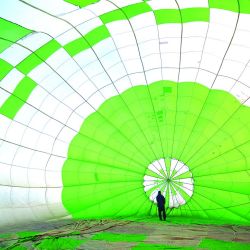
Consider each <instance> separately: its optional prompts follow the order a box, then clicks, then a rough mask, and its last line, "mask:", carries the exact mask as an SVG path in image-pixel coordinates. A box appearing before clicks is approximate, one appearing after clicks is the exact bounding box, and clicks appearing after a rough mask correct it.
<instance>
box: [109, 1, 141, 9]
mask: <svg viewBox="0 0 250 250" xmlns="http://www.w3.org/2000/svg"><path fill="white" fill-rule="evenodd" d="M110 2H113V3H114V4H116V5H117V6H118V7H120V8H122V7H124V6H128V5H132V4H136V3H141V1H140V0H130V1H129V2H128V1H123V0H112V1H110Z"/></svg>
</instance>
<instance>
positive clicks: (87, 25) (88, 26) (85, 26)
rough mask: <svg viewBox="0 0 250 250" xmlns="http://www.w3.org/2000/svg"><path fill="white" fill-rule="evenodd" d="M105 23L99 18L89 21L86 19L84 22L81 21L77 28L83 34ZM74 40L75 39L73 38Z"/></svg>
mask: <svg viewBox="0 0 250 250" xmlns="http://www.w3.org/2000/svg"><path fill="white" fill-rule="evenodd" d="M101 25H103V23H102V21H101V20H100V19H99V18H97V17H96V18H94V19H91V20H89V21H86V22H84V23H81V24H80V25H78V26H76V29H77V31H78V32H80V33H81V35H82V36H84V35H86V34H87V33H89V32H90V31H92V30H93V29H95V28H97V27H99V26H101ZM72 40H73V39H72Z"/></svg>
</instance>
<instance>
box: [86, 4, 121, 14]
mask: <svg viewBox="0 0 250 250" xmlns="http://www.w3.org/2000/svg"><path fill="white" fill-rule="evenodd" d="M86 9H87V10H89V11H91V12H94V13H95V14H96V15H97V16H100V15H102V14H104V13H107V12H110V11H112V10H115V9H117V8H116V7H115V6H114V5H113V4H111V3H109V2H108V1H100V2H97V3H96V4H91V5H89V6H87V7H86Z"/></svg>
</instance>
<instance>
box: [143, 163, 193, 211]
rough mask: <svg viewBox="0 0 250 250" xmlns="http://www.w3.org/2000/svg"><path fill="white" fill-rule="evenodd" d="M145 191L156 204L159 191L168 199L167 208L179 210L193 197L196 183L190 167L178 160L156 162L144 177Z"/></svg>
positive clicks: (150, 166) (149, 167)
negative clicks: (178, 208)
mask: <svg viewBox="0 0 250 250" xmlns="http://www.w3.org/2000/svg"><path fill="white" fill-rule="evenodd" d="M143 185H144V191H145V192H146V193H147V195H148V196H149V199H150V200H151V201H154V202H155V203H156V196H157V194H158V191H161V193H162V194H163V195H164V197H165V198H166V207H169V208H177V207H179V206H182V205H184V204H185V203H187V201H188V200H189V199H190V198H191V197H192V195H193V190H194V181H193V177H192V173H191V172H190V170H189V168H188V166H186V165H185V164H184V163H183V162H181V161H178V160H176V159H171V160H165V159H160V160H156V161H154V162H153V163H151V164H150V165H149V166H148V169H147V171H146V173H145V176H144V181H143Z"/></svg>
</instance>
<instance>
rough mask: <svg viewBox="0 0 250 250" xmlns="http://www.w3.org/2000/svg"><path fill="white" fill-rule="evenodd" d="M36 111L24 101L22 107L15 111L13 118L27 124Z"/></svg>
mask: <svg viewBox="0 0 250 250" xmlns="http://www.w3.org/2000/svg"><path fill="white" fill-rule="evenodd" d="M36 112H38V111H37V110H36V109H34V108H33V107H32V106H30V105H28V104H26V103H25V104H24V105H23V106H22V108H21V109H20V110H19V111H18V112H17V114H16V116H15V118H14V119H15V121H17V122H20V123H22V124H24V125H26V124H29V122H30V121H31V119H32V117H33V116H34V114H35V113H36Z"/></svg>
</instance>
